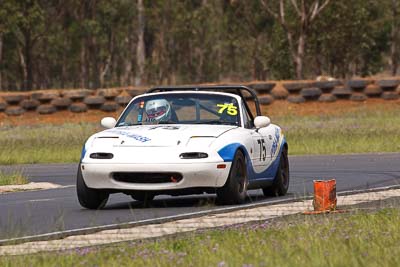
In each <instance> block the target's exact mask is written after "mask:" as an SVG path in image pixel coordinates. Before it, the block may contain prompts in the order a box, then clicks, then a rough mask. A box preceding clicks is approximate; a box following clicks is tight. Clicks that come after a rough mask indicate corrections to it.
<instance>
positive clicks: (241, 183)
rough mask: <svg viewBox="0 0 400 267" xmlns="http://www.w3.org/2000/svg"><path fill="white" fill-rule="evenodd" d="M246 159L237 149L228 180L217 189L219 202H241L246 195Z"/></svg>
mask: <svg viewBox="0 0 400 267" xmlns="http://www.w3.org/2000/svg"><path fill="white" fill-rule="evenodd" d="M247 185H248V178H247V171H246V159H245V157H244V155H243V153H242V151H240V150H238V151H237V152H236V154H235V157H234V159H233V162H232V166H231V170H230V172H229V177H228V180H227V181H226V183H225V185H224V186H223V187H221V188H218V189H217V202H218V203H219V204H241V203H243V202H244V201H245V200H246V196H247Z"/></svg>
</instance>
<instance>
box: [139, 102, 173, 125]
mask: <svg viewBox="0 0 400 267" xmlns="http://www.w3.org/2000/svg"><path fill="white" fill-rule="evenodd" d="M145 110H146V114H147V118H148V120H149V121H168V120H169V119H170V117H171V105H170V104H169V103H168V101H167V100H165V99H153V100H150V101H148V102H147V103H146V108H145Z"/></svg>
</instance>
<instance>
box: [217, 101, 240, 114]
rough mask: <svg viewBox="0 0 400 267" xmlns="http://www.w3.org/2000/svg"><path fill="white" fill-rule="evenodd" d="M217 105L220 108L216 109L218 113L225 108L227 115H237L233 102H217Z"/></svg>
mask: <svg viewBox="0 0 400 267" xmlns="http://www.w3.org/2000/svg"><path fill="white" fill-rule="evenodd" d="M217 107H219V108H220V109H219V110H218V113H220V114H221V113H223V112H224V111H225V110H226V113H227V114H228V115H231V116H235V115H237V113H238V112H237V107H235V106H234V105H233V103H229V104H228V103H225V104H217Z"/></svg>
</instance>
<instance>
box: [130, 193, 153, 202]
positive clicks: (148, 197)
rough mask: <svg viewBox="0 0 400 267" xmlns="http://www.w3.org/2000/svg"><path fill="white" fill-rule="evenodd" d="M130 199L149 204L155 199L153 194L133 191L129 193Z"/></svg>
mask: <svg viewBox="0 0 400 267" xmlns="http://www.w3.org/2000/svg"><path fill="white" fill-rule="evenodd" d="M131 197H132V198H133V199H134V200H137V201H141V202H149V201H152V200H153V199H154V197H155V195H154V194H153V193H150V192H145V191H135V192H133V193H131Z"/></svg>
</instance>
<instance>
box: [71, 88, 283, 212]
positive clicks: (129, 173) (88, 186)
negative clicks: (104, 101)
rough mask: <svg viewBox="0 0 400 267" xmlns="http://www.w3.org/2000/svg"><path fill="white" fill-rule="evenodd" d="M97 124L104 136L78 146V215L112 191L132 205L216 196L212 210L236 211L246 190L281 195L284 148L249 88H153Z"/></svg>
mask: <svg viewBox="0 0 400 267" xmlns="http://www.w3.org/2000/svg"><path fill="white" fill-rule="evenodd" d="M253 111H254V112H255V115H253ZM101 125H102V126H103V127H105V128H108V129H107V130H104V131H102V132H99V133H96V134H94V135H92V136H91V137H90V138H89V139H88V140H87V141H86V143H85V145H84V147H83V149H82V156H81V160H80V164H79V169H78V174H77V194H78V199H79V202H80V204H81V205H82V206H83V207H85V208H89V209H99V208H102V207H104V205H105V204H106V202H107V200H108V197H109V195H110V194H112V193H118V192H122V193H125V194H127V195H130V196H131V197H132V198H133V199H135V200H138V201H151V200H152V199H153V198H154V197H155V196H156V195H162V194H166V195H173V196H176V195H183V194H202V193H216V195H217V203H222V204H240V203H243V202H244V201H245V199H246V195H247V190H250V189H259V188H261V189H262V191H263V192H264V194H265V195H266V196H282V195H285V194H286V192H287V190H288V187H289V162H288V145H287V143H286V140H285V137H284V135H283V133H282V130H281V128H280V127H278V126H277V125H274V124H272V123H271V122H270V119H269V118H268V117H266V116H262V115H261V110H260V106H259V102H258V98H257V96H256V94H255V92H254V91H253V90H252V89H251V88H248V87H245V86H200V87H157V88H153V89H150V90H149V91H148V92H147V93H145V94H143V95H139V96H137V97H135V98H133V99H132V100H131V101H130V103H129V104H128V106H127V107H126V108H125V110H124V111H123V112H122V114H121V116H120V117H119V119H118V120H115V119H114V118H111V117H106V118H104V119H102V121H101Z"/></svg>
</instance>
